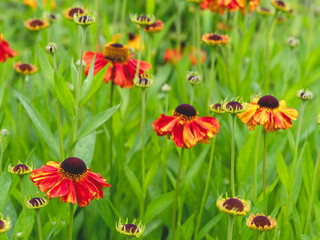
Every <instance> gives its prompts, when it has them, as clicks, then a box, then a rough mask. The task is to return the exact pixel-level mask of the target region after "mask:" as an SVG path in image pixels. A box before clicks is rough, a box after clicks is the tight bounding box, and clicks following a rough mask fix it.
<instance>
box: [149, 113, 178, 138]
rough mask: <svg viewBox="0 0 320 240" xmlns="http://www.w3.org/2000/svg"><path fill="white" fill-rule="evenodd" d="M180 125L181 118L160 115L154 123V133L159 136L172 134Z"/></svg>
mask: <svg viewBox="0 0 320 240" xmlns="http://www.w3.org/2000/svg"><path fill="white" fill-rule="evenodd" d="M178 123H179V118H178V117H175V116H167V115H164V114H161V115H160V118H159V119H157V120H155V121H154V122H153V123H152V126H153V129H154V131H155V132H156V133H157V135H158V136H163V135H167V134H171V133H172V131H173V128H174V127H175V126H176V125H177V124H178Z"/></svg>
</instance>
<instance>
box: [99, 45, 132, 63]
mask: <svg viewBox="0 0 320 240" xmlns="http://www.w3.org/2000/svg"><path fill="white" fill-rule="evenodd" d="M103 56H104V57H105V58H106V59H108V60H110V61H112V62H119V63H126V62H128V60H129V58H130V51H129V49H128V47H126V46H123V45H122V44H120V43H111V44H107V45H106V46H105V47H104V49H103Z"/></svg>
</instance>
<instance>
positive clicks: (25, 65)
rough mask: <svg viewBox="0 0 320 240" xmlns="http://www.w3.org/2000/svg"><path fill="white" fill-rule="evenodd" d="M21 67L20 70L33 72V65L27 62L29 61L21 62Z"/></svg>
mask: <svg viewBox="0 0 320 240" xmlns="http://www.w3.org/2000/svg"><path fill="white" fill-rule="evenodd" d="M19 68H20V70H21V71H23V72H24V71H28V72H31V70H32V67H31V65H30V64H27V63H24V64H21V65H20V66H19Z"/></svg>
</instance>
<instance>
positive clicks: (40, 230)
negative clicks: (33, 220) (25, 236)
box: [36, 209, 42, 240]
mask: <svg viewBox="0 0 320 240" xmlns="http://www.w3.org/2000/svg"><path fill="white" fill-rule="evenodd" d="M36 216H37V223H38V230H39V239H40V240H42V228H41V220H40V209H36Z"/></svg>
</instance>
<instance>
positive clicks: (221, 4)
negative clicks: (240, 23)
mask: <svg viewBox="0 0 320 240" xmlns="http://www.w3.org/2000/svg"><path fill="white" fill-rule="evenodd" d="M200 7H201V9H210V11H211V12H219V14H221V15H222V14H224V12H225V10H226V9H228V10H229V12H234V11H237V10H239V9H240V10H241V12H242V14H244V12H245V8H246V0H204V1H203V2H202V3H201V4H200Z"/></svg>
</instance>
